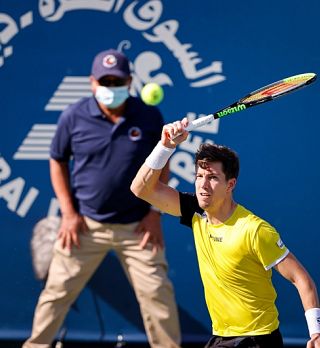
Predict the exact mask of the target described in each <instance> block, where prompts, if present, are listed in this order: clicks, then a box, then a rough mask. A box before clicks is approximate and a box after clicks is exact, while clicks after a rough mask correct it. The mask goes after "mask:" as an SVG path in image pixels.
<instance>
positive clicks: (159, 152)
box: [145, 141, 176, 169]
mask: <svg viewBox="0 0 320 348" xmlns="http://www.w3.org/2000/svg"><path fill="white" fill-rule="evenodd" d="M175 150H176V149H175V148H173V149H171V148H169V147H166V146H164V145H162V143H161V142H160V141H159V142H158V144H157V145H156V147H155V148H154V149H153V150H152V152H151V153H150V155H149V156H148V157H147V158H146V161H145V163H146V165H147V166H148V167H149V168H151V169H162V168H163V167H164V166H165V165H166V163H167V162H168V159H169V158H170V156H171V155H172V154H173V153H174V151H175Z"/></svg>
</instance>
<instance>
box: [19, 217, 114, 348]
mask: <svg viewBox="0 0 320 348" xmlns="http://www.w3.org/2000/svg"><path fill="white" fill-rule="evenodd" d="M87 223H88V222H87ZM88 227H89V228H91V226H90V224H89V223H88ZM110 233H111V232H110ZM101 234H103V237H104V239H105V237H106V234H108V231H106V232H102V233H100V232H98V231H95V232H92V231H90V232H89V233H87V234H81V236H80V243H81V247H80V249H78V248H76V247H73V248H72V250H71V251H70V250H68V249H66V248H65V249H62V247H61V245H60V241H57V242H56V244H55V250H54V255H53V259H52V262H51V265H50V269H49V275H48V279H47V282H46V285H45V288H44V290H43V291H42V293H41V295H40V297H39V300H38V304H37V307H36V310H35V314H34V319H33V327H32V334H31V337H30V338H29V339H28V340H27V341H26V342H25V343H24V345H23V348H49V347H50V345H51V342H52V341H53V340H54V337H55V335H56V333H57V331H58V330H59V328H60V326H61V325H62V323H63V321H64V318H65V316H66V314H67V312H68V310H69V308H70V306H71V305H72V303H73V302H74V301H75V299H76V298H77V296H78V295H79V293H80V291H81V290H82V289H83V287H84V285H85V284H86V282H87V281H88V279H89V278H90V277H91V276H92V274H93V272H94V271H95V270H96V268H97V267H98V265H99V264H100V262H101V261H102V259H103V257H104V256H105V254H106V252H107V249H108V246H107V245H106V244H105V243H101V242H100V235H101Z"/></svg>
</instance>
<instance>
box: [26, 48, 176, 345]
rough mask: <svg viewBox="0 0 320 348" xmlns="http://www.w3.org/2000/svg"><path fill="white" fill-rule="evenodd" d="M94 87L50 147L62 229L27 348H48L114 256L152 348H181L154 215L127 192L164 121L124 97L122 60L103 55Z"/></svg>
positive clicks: (66, 116)
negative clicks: (79, 298)
mask: <svg viewBox="0 0 320 348" xmlns="http://www.w3.org/2000/svg"><path fill="white" fill-rule="evenodd" d="M90 81H91V88H92V92H93V96H92V97H89V98H84V99H82V100H80V101H79V102H77V103H76V104H74V105H71V106H70V107H69V108H67V109H66V110H65V111H64V112H63V113H62V115H61V117H60V119H59V122H58V127H57V131H56V134H55V137H54V139H53V142H52V145H51V159H50V173H51V181H52V185H53V188H54V190H55V193H56V195H57V198H58V200H59V203H60V208H61V213H62V222H61V226H60V230H59V233H58V240H57V242H56V244H55V249H54V256H53V259H52V262H51V266H50V269H49V274H48V279H47V282H46V286H45V289H44V290H43V291H42V293H41V295H40V298H39V301H38V305H37V307H36V310H35V315H34V321H33V329H32V334H31V337H30V338H29V339H28V340H27V341H26V342H25V343H24V345H23V348H49V347H50V345H51V342H52V341H53V339H54V337H55V334H56V333H57V331H58V329H59V328H60V326H61V325H62V323H63V320H64V318H65V316H66V314H67V312H68V310H69V308H70V306H71V304H72V303H73V302H74V301H75V299H76V298H77V296H78V295H79V293H80V291H81V290H82V289H83V287H84V286H85V285H86V283H87V282H88V280H89V279H90V277H91V276H92V274H93V273H94V271H95V270H96V269H97V267H98V266H99V264H100V263H101V261H102V260H103V259H104V257H105V256H106V254H107V253H108V251H110V250H111V249H112V250H114V251H115V253H116V254H117V256H118V258H119V260H120V263H121V265H122V267H123V268H124V270H125V272H126V275H127V277H128V280H129V281H130V283H131V285H132V286H133V289H134V291H135V294H136V297H137V299H138V302H139V305H140V310H141V314H142V318H143V322H144V326H145V330H146V334H147V337H148V340H149V343H150V346H151V347H152V348H178V347H179V346H180V328H179V321H178V313H177V308H176V304H175V300H174V292H173V287H172V284H171V282H170V280H169V279H168V276H167V262H166V259H165V254H164V250H163V247H164V243H163V237H162V231H161V224H160V214H159V212H158V211H156V210H154V209H152V207H150V205H149V204H148V203H146V202H144V201H143V200H140V199H138V198H136V197H135V196H134V195H133V194H132V192H131V191H130V184H131V182H132V179H133V177H134V175H135V173H136V172H137V171H138V169H139V167H140V166H141V165H142V163H143V162H144V160H145V158H146V157H147V155H148V154H149V153H150V151H151V150H152V148H153V147H154V146H155V144H156V142H157V140H158V139H159V136H160V134H161V129H162V126H163V118H162V115H161V114H160V112H159V110H158V109H157V108H155V107H152V106H147V105H145V104H144V103H143V102H142V101H141V100H140V99H139V98H134V97H131V96H129V87H130V83H131V75H130V68H129V61H128V59H127V58H126V57H125V56H124V55H123V54H122V53H120V52H118V51H116V50H113V49H110V50H107V51H103V52H101V53H99V54H98V55H97V56H96V57H95V59H94V61H93V65H92V75H91V77H90ZM71 158H72V162H73V163H72V171H71V172H70V171H69V164H70V160H71ZM168 173H169V170H168V166H166V167H165V168H164V170H163V171H162V174H161V180H163V181H164V182H167V180H168V176H169V174H168ZM109 285H110V284H109Z"/></svg>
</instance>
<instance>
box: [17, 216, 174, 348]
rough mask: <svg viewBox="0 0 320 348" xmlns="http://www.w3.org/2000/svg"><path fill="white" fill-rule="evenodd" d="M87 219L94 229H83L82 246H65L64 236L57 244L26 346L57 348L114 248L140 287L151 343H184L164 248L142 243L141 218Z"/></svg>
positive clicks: (159, 347) (167, 347) (159, 346)
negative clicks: (124, 221)
mask: <svg viewBox="0 0 320 348" xmlns="http://www.w3.org/2000/svg"><path fill="white" fill-rule="evenodd" d="M86 222H87V225H88V227H89V233H87V234H81V236H80V242H81V247H80V249H78V248H75V247H74V248H72V250H67V249H62V248H61V245H60V241H59V240H58V241H57V242H56V243H55V247H54V255H53V259H52V262H51V265H50V269H49V275H48V279H47V282H46V286H45V288H44V290H43V291H42V293H41V295H40V297H39V300H38V304H37V307H36V310H35V314H34V319H33V327H32V334H31V337H30V338H29V339H28V340H27V341H26V342H25V343H24V344H23V348H49V347H51V343H52V341H53V340H54V338H55V335H56V333H57V331H58V330H59V328H60V327H61V325H62V324H63V321H64V318H65V316H66V314H67V312H68V310H69V308H70V306H71V305H72V303H73V302H74V301H75V300H76V298H77V296H78V295H79V293H80V291H81V290H82V289H83V287H84V286H85V285H86V283H87V282H88V280H89V279H90V277H91V276H92V275H93V273H94V271H95V270H96V269H97V267H98V266H99V264H100V263H101V262H102V260H103V258H104V257H105V256H106V254H107V253H108V251H110V250H111V249H112V250H114V251H115V253H116V254H117V256H118V258H119V260H120V263H121V265H122V267H123V269H124V270H125V273H126V275H127V277H128V280H129V281H130V283H131V285H132V287H133V289H134V291H135V294H136V297H137V300H138V302H139V305H140V311H141V315H142V318H143V322H144V326H145V330H146V334H147V337H148V341H149V344H150V346H151V347H152V348H178V347H180V340H181V337H180V327H179V320H178V313H177V308H176V304H175V300H174V292H173V287H172V284H171V282H170V280H169V279H168V277H167V262H166V259H165V255H164V252H163V251H159V252H158V253H156V254H154V253H152V247H151V246H148V248H146V249H141V248H140V247H139V237H138V236H137V235H136V234H135V233H134V230H135V228H136V226H137V223H132V224H102V223H99V222H96V221H93V220H91V219H89V218H86ZM110 320H112V318H110Z"/></svg>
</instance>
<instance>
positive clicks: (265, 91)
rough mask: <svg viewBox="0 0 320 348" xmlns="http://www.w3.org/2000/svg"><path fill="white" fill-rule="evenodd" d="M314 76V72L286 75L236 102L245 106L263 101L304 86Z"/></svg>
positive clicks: (312, 80)
mask: <svg viewBox="0 0 320 348" xmlns="http://www.w3.org/2000/svg"><path fill="white" fill-rule="evenodd" d="M316 78H317V75H316V74H315V73H305V74H299V75H294V76H291V77H287V78H285V79H282V80H279V81H277V82H274V83H271V84H270V85H267V86H264V87H262V88H259V89H257V90H255V91H253V92H251V93H250V94H248V95H246V96H245V97H244V98H241V99H240V100H239V101H238V103H240V104H245V105H246V106H247V107H249V106H253V105H256V104H259V103H264V102H266V101H269V100H273V99H275V98H279V97H282V96H283V95H286V94H288V93H291V92H293V91H295V90H297V89H300V88H302V87H305V86H307V85H309V84H310V83H312V82H314V81H315V80H316Z"/></svg>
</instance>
